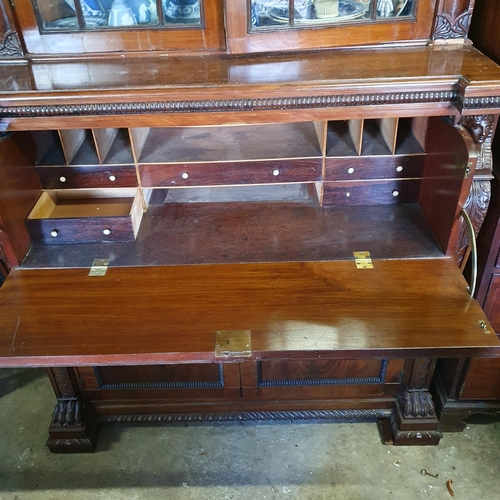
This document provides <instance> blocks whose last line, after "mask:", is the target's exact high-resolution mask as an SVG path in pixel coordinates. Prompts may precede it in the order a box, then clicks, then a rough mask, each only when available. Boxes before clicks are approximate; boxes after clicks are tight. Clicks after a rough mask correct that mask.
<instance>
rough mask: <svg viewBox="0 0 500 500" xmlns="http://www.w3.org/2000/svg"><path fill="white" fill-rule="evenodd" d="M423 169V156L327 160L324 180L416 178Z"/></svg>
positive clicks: (420, 175) (420, 174)
mask: <svg viewBox="0 0 500 500" xmlns="http://www.w3.org/2000/svg"><path fill="white" fill-rule="evenodd" d="M423 169H424V156H423V155H415V156H372V157H354V158H327V159H326V163H325V180H326V181H340V180H362V179H404V178H416V177H422V173H423Z"/></svg>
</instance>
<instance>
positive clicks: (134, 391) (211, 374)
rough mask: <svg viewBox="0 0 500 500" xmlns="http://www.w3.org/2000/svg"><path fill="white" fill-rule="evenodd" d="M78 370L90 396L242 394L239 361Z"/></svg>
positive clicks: (217, 396)
mask: <svg viewBox="0 0 500 500" xmlns="http://www.w3.org/2000/svg"><path fill="white" fill-rule="evenodd" d="M78 374H79V377H80V381H81V384H82V385H83V388H84V391H85V395H86V396H87V397H88V398H89V399H91V400H107V399H109V400H124V399H151V398H157V399H167V400H172V401H173V400H177V401H179V400H184V399H212V400H221V399H226V398H239V397H240V377H239V367H238V364H237V363H227V364H222V363H187V364H176V365H151V366H101V367H98V366H95V367H79V368H78Z"/></svg>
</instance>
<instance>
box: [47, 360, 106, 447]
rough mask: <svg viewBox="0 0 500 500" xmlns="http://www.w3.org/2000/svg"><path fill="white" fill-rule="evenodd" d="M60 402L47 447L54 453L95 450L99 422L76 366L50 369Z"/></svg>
mask: <svg viewBox="0 0 500 500" xmlns="http://www.w3.org/2000/svg"><path fill="white" fill-rule="evenodd" d="M48 374H49V378H50V381H51V382H52V387H53V388H54V392H55V393H56V396H57V404H56V406H55V408H54V413H53V414H52V423H51V424H50V427H49V439H48V441H47V446H48V448H49V449H50V451H51V452H52V453H88V452H92V451H94V450H95V446H96V442H97V435H98V433H99V423H98V422H97V420H96V418H95V417H94V416H93V413H92V411H91V408H90V406H89V405H87V403H86V401H85V399H84V398H83V395H82V390H81V388H80V385H79V383H78V377H77V376H76V373H75V370H74V369H73V368H49V370H48Z"/></svg>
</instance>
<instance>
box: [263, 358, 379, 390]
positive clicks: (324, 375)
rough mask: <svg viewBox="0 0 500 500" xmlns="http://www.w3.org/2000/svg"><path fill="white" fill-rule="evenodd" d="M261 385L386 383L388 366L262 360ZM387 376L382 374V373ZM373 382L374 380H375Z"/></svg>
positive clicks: (360, 362) (365, 362)
mask: <svg viewBox="0 0 500 500" xmlns="http://www.w3.org/2000/svg"><path fill="white" fill-rule="evenodd" d="M257 370H258V372H259V377H258V378H259V380H258V384H259V385H260V386H269V387H272V386H286V385H296V386H301V385H304V386H306V385H310V386H315V385H318V386H319V385H322V384H324V385H335V384H339V383H342V382H343V383H346V380H347V379H354V378H355V379H358V380H357V383H362V381H361V380H360V379H366V378H372V379H380V382H379V383H382V382H383V376H382V375H384V374H385V363H383V362H382V361H381V360H377V359H372V360H341V361H340V360H334V361H331V360H302V361H262V362H260V363H259V364H258V366H257ZM382 371H383V372H384V373H381V372H382ZM372 383H373V381H372Z"/></svg>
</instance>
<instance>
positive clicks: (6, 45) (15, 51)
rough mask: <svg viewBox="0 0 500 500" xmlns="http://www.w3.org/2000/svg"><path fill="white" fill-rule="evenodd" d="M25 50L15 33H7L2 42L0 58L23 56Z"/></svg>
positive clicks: (0, 43) (0, 44)
mask: <svg viewBox="0 0 500 500" xmlns="http://www.w3.org/2000/svg"><path fill="white" fill-rule="evenodd" d="M23 55H24V54H23V49H22V48H21V44H20V43H19V38H18V36H17V33H16V32H15V31H7V33H5V36H4V37H3V40H2V41H1V42H0V58H2V57H19V56H23Z"/></svg>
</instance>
